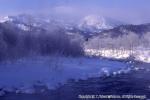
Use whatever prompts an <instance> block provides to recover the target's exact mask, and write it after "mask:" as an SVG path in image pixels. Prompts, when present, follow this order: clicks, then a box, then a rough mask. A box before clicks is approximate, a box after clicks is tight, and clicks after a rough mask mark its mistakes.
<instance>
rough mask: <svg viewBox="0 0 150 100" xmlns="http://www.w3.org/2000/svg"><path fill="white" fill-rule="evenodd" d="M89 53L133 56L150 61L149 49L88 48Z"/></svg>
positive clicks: (143, 60)
mask: <svg viewBox="0 0 150 100" xmlns="http://www.w3.org/2000/svg"><path fill="white" fill-rule="evenodd" d="M85 52H86V54H87V55H91V56H103V57H107V58H116V59H126V58H128V57H130V56H133V57H134V58H135V60H137V61H142V62H146V63H150V50H149V49H135V50H117V49H115V50H112V49H102V50H96V49H86V50H85Z"/></svg>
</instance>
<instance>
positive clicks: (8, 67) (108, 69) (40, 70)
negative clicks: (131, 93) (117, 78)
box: [0, 56, 130, 95]
mask: <svg viewBox="0 0 150 100" xmlns="http://www.w3.org/2000/svg"><path fill="white" fill-rule="evenodd" d="M128 71H130V67H129V65H128V64H126V63H124V62H119V61H109V60H107V59H99V58H86V57H80V58H71V57H60V56H53V57H34V58H24V59H20V60H17V61H12V62H3V63H0V80H1V81H0V94H1V95H2V94H4V93H5V92H6V91H9V92H12V91H13V92H16V93H34V86H35V85H45V86H47V87H48V88H49V89H53V88H55V87H57V86H58V85H59V84H64V83H65V82H66V81H67V80H68V79H75V80H76V79H87V78H89V77H98V76H101V75H110V74H114V75H116V74H117V73H118V74H119V73H121V72H122V73H127V72H128ZM43 91H44V90H43Z"/></svg>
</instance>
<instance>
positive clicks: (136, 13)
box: [0, 0, 150, 24]
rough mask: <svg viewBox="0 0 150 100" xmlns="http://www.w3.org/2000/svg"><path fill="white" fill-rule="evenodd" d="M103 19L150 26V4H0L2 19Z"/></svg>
mask: <svg viewBox="0 0 150 100" xmlns="http://www.w3.org/2000/svg"><path fill="white" fill-rule="evenodd" d="M21 13H29V14H30V13H32V14H41V13H42V14H55V15H58V16H61V15H62V16H72V17H79V16H86V15H91V14H94V15H101V16H107V17H111V18H115V19H118V20H121V21H125V22H129V23H136V24H140V23H149V22H150V0H0V15H1V16H3V15H15V14H21Z"/></svg>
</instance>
